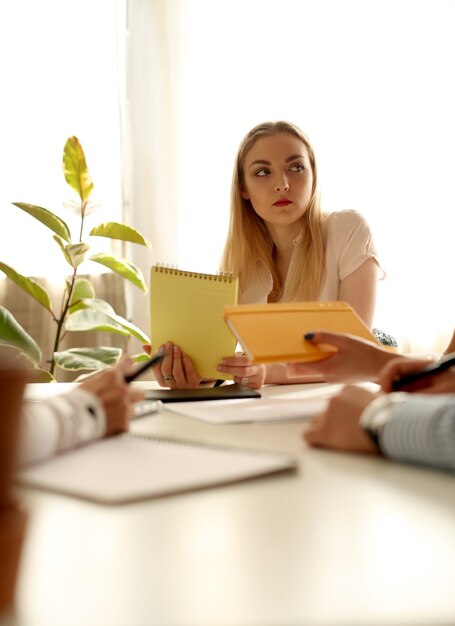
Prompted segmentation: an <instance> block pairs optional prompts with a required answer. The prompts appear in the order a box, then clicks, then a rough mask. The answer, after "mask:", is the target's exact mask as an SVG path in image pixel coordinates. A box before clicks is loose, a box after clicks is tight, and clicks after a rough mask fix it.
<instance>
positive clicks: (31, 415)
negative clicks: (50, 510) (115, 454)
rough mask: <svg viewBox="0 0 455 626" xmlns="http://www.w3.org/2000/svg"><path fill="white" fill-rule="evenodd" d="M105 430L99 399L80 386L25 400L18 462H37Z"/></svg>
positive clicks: (91, 438) (99, 435)
mask: <svg viewBox="0 0 455 626" xmlns="http://www.w3.org/2000/svg"><path fill="white" fill-rule="evenodd" d="M105 430H106V424H105V414H104V409H103V407H102V405H101V403H100V402H99V400H98V399H97V397H96V396H95V395H94V394H92V393H88V392H87V391H84V390H82V389H74V390H72V391H70V392H68V393H65V394H59V395H57V396H55V397H51V398H49V399H47V400H42V401H40V402H25V403H24V406H23V410H22V415H21V437H20V444H19V454H18V465H19V466H21V465H28V464H31V463H37V462H39V461H43V460H45V459H47V458H48V457H51V456H53V455H54V454H56V453H58V452H63V451H64V450H67V449H69V448H72V447H74V446H76V445H78V444H81V443H86V442H88V441H91V440H94V439H99V438H100V437H102V436H103V435H104V433H105Z"/></svg>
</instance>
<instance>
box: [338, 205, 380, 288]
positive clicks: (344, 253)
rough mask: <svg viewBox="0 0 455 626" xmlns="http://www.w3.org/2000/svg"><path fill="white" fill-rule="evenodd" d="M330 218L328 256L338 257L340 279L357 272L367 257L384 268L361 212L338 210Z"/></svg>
mask: <svg viewBox="0 0 455 626" xmlns="http://www.w3.org/2000/svg"><path fill="white" fill-rule="evenodd" d="M328 219H329V224H328V232H327V249H326V254H327V257H328V258H331V257H332V258H333V257H334V258H336V259H337V264H338V278H339V280H340V281H341V280H343V279H345V278H346V277H347V276H349V274H352V272H355V270H356V269H358V268H359V267H360V266H361V265H362V263H364V262H365V261H366V260H367V259H371V258H372V259H374V260H375V261H376V263H377V264H378V266H379V268H380V269H381V270H382V268H381V265H380V263H379V261H378V257H377V253H376V247H375V244H374V240H373V236H372V234H371V230H370V227H369V226H368V223H367V221H366V220H365V218H364V217H363V216H362V215H361V214H360V213H358V212H357V211H352V210H350V211H338V212H336V213H332V214H331V215H330V216H329V218H328ZM382 275H383V276H384V271H383V270H382Z"/></svg>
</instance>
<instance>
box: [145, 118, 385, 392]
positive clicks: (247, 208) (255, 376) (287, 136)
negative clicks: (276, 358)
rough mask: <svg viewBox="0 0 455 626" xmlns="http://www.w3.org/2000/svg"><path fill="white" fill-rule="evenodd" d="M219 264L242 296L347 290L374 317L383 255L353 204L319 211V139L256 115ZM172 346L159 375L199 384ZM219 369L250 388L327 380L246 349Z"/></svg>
mask: <svg viewBox="0 0 455 626" xmlns="http://www.w3.org/2000/svg"><path fill="white" fill-rule="evenodd" d="M221 269H222V270H223V271H226V272H232V273H233V274H235V275H236V276H238V277H239V280H240V297H239V301H240V303H266V302H279V301H305V300H307V301H308V300H344V301H346V302H348V303H349V304H350V305H351V306H352V307H353V308H354V309H355V310H356V311H357V313H358V314H359V316H360V317H361V318H362V319H363V320H364V321H365V322H366V324H367V325H368V326H370V327H371V324H372V322H373V314H374V308H375V298H376V283H377V280H378V273H379V265H378V262H377V259H376V252H375V248H374V244H373V240H372V236H371V232H370V229H369V227H368V224H367V223H366V221H365V220H364V218H363V217H362V216H361V215H360V214H359V213H357V212H355V211H340V212H336V213H328V214H325V213H324V214H323V213H322V211H321V205H320V199H319V191H318V175H317V167H316V160H315V156H314V152H313V149H312V147H311V144H310V142H309V140H308V139H307V137H306V136H305V135H304V133H303V132H302V131H301V130H300V129H299V128H297V127H296V126H294V125H293V124H291V123H289V122H283V121H279V122H267V123H264V124H260V125H258V126H256V127H255V128H253V129H252V130H251V131H250V132H249V133H248V134H247V135H246V137H245V138H244V139H243V141H242V143H241V145H240V148H239V151H238V155H237V159H236V163H235V166H234V173H233V179H232V192H231V221H230V227H229V233H228V237H227V241H226V246H225V250H224V254H223V259H222V267H221ZM168 354H169V356H167V357H166V358H165V359H164V360H163V361H162V363H161V367H160V368H157V369H156V370H155V373H156V376H157V379H158V381H159V382H161V384H163V383H164V381H165V380H166V381H169V380H171V384H170V386H171V387H191V386H197V384H199V382H200V380H201V379H200V378H199V377H198V375H197V373H196V372H194V369H193V367H192V364H191V360H190V359H189V357H188V356H186V355H184V354H182V353H181V351H180V350H179V349H178V348H176V347H173V346H171V349H170V350H169V352H168ZM218 369H219V371H221V372H226V373H229V374H232V375H233V376H234V380H235V381H236V382H241V383H242V384H244V385H248V386H250V387H252V388H254V389H257V388H259V387H261V386H262V385H263V384H264V382H266V383H288V382H302V381H311V380H321V378H320V376H316V375H315V374H314V373H312V372H311V371H310V370H309V371H308V373H307V374H305V375H302V376H301V377H300V378H292V379H290V378H288V376H287V374H286V367H285V366H284V365H283V366H268V367H265V366H253V365H251V364H250V363H249V362H248V360H247V359H246V358H245V357H243V356H235V357H227V358H225V359H223V360H222V362H221V363H220V364H219V366H218ZM165 376H166V377H167V378H166V379H165V378H164V377H165ZM169 376H171V377H172V378H171V379H169ZM165 384H166V385H167V386H169V382H166V383H165Z"/></svg>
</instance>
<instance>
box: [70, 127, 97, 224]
mask: <svg viewBox="0 0 455 626" xmlns="http://www.w3.org/2000/svg"><path fill="white" fill-rule="evenodd" d="M63 173H64V174H65V180H66V182H67V183H68V185H69V186H70V187H72V188H73V189H74V190H75V191H76V193H77V194H78V195H79V197H80V199H81V200H82V202H85V201H86V200H87V198H88V197H89V196H90V194H91V193H92V191H93V181H92V177H91V175H90V172H89V170H88V167H87V163H86V161H85V154H84V151H83V150H82V146H81V144H80V143H79V139H78V138H77V137H69V139H67V141H66V143H65V147H64V149H63ZM81 217H82V216H81Z"/></svg>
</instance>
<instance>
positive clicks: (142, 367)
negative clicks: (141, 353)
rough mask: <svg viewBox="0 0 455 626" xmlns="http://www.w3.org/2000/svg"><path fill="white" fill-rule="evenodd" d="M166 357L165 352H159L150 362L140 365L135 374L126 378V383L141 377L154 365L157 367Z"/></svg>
mask: <svg viewBox="0 0 455 626" xmlns="http://www.w3.org/2000/svg"><path fill="white" fill-rule="evenodd" d="M164 355H165V352H164V350H158V352H156V354H154V355H152V356H151V357H150V359H149V360H148V361H146V362H145V363H143V364H142V365H140V366H139V367H138V368H137V369H136V370H135V371H134V372H132V373H131V374H127V375H126V376H124V380H125V382H126V383H130V382H131V381H133V380H135V379H136V378H137V377H138V376H140V375H141V374H143V373H144V372H145V371H147V370H148V369H149V367H152V365H156V364H157V363H159V362H160V361H161V360H162V359H164Z"/></svg>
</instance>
